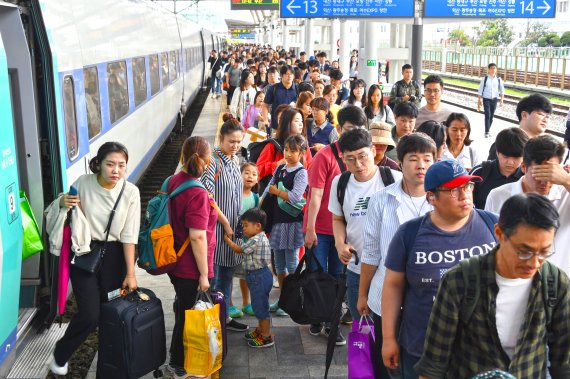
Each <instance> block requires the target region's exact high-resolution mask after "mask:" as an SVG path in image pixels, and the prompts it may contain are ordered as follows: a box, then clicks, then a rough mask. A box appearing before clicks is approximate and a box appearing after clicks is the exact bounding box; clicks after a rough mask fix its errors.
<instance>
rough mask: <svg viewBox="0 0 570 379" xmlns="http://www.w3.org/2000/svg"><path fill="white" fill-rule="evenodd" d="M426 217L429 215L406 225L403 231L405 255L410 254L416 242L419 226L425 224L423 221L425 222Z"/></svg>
mask: <svg viewBox="0 0 570 379" xmlns="http://www.w3.org/2000/svg"><path fill="white" fill-rule="evenodd" d="M428 215H429V213H426V214H425V215H423V216H422V217H418V218H415V219H413V220H411V221H408V223H407V224H406V228H405V229H404V249H405V251H406V255H409V254H410V253H411V251H412V248H413V247H414V243H415V242H416V237H417V235H418V231H419V230H420V226H421V225H422V224H423V223H424V222H425V220H427V217H429V216H428Z"/></svg>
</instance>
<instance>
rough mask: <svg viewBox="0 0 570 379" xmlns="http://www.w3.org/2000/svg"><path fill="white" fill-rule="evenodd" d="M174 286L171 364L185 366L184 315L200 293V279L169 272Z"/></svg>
mask: <svg viewBox="0 0 570 379" xmlns="http://www.w3.org/2000/svg"><path fill="white" fill-rule="evenodd" d="M168 276H169V277H170V282H171V283H172V285H173V286H174V292H176V298H175V301H174V328H173V329H172V340H171V342H170V364H174V365H176V366H179V367H184V345H183V340H182V335H183V332H184V315H185V310H186V309H192V307H193V306H194V304H195V303H196V295H197V294H198V280H195V279H183V278H178V277H176V276H174V275H171V274H168Z"/></svg>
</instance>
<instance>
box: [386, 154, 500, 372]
mask: <svg viewBox="0 0 570 379" xmlns="http://www.w3.org/2000/svg"><path fill="white" fill-rule="evenodd" d="M479 180H481V178H480V177H478V176H473V175H469V174H468V173H467V171H466V170H465V169H464V168H463V167H462V166H461V165H460V164H459V163H458V162H457V161H455V160H444V161H440V162H437V163H434V164H433V165H431V166H430V167H429V168H428V170H427V171H426V174H425V180H424V189H425V191H426V199H427V202H428V203H429V204H430V205H431V206H432V207H433V211H431V212H429V213H426V214H425V215H424V216H422V217H419V218H415V219H412V220H410V221H408V222H406V223H404V224H402V225H401V226H400V227H399V228H398V231H397V232H396V234H395V235H394V237H393V238H392V241H391V242H390V246H389V247H388V254H387V256H386V261H385V266H386V273H385V279H384V285H383V289H382V298H381V312H382V336H383V341H382V358H383V361H384V365H385V366H386V367H387V368H389V369H396V368H397V367H400V369H401V370H402V374H403V378H405V379H410V378H417V377H418V374H419V373H418V372H416V371H415V369H414V365H415V364H416V363H417V362H418V361H419V359H420V357H421V355H422V353H423V351H424V337H425V333H426V329H427V326H428V320H429V315H430V312H431V309H432V306H433V301H434V300H435V296H436V294H437V289H438V285H439V282H440V280H441V277H442V276H443V274H444V273H445V272H446V271H447V270H449V269H450V268H452V267H453V266H455V265H457V264H458V263H459V262H460V261H461V260H464V259H468V258H470V257H473V256H476V255H481V254H486V253H488V252H489V251H491V250H492V249H493V247H494V246H495V245H496V239H495V235H494V230H493V226H494V224H495V222H496V221H497V217H496V215H495V214H493V213H490V212H485V211H480V210H475V209H473V188H474V183H473V182H474V181H479ZM402 308H403V310H402ZM400 316H401V317H400ZM399 320H401V323H400V322H399ZM458 378H459V377H458Z"/></svg>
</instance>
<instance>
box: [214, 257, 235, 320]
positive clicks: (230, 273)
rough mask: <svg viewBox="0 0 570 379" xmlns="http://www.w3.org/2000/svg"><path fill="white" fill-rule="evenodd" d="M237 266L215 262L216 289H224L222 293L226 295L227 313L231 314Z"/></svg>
mask: <svg viewBox="0 0 570 379" xmlns="http://www.w3.org/2000/svg"><path fill="white" fill-rule="evenodd" d="M236 267H237V266H236ZM236 267H225V266H218V265H217V264H214V289H217V290H219V291H222V293H223V294H224V295H225V296H226V314H227V315H229V314H230V302H231V299H232V282H233V278H234V271H235V270H236ZM228 317H229V316H228Z"/></svg>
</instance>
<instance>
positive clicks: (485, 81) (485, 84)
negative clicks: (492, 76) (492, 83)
mask: <svg viewBox="0 0 570 379" xmlns="http://www.w3.org/2000/svg"><path fill="white" fill-rule="evenodd" d="M488 77H489V75H486V76H485V80H484V81H483V89H482V90H481V97H483V92H485V87H487V78H488Z"/></svg>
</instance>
